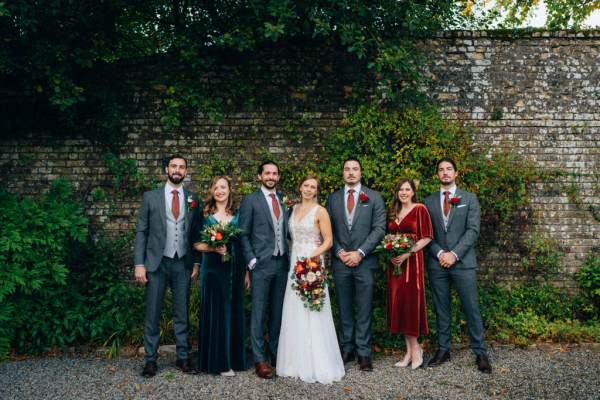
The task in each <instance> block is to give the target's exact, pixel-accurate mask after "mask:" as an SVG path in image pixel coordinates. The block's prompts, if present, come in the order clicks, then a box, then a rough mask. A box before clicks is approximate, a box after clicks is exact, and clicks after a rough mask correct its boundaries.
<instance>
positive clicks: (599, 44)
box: [0, 32, 600, 286]
mask: <svg viewBox="0 0 600 400" xmlns="http://www.w3.org/2000/svg"><path fill="white" fill-rule="evenodd" d="M421 47H422V48H424V49H425V50H426V51H427V52H428V53H429V54H430V56H431V60H432V61H431V64H430V65H429V66H428V68H427V74H428V75H429V77H430V78H431V81H430V83H429V86H428V88H427V91H428V92H429V93H430V94H431V97H432V98H433V99H434V100H435V101H436V102H438V103H439V104H440V105H441V106H442V109H443V111H444V113H445V115H446V116H447V118H449V119H455V120H458V121H460V122H463V123H466V124H470V125H472V126H474V127H476V129H475V130H474V133H473V135H474V139H475V141H476V142H477V143H480V144H487V145H491V146H492V147H493V148H494V149H511V150H512V151H515V152H517V153H518V154H521V155H523V156H525V157H527V158H529V159H531V160H532V161H533V162H534V163H535V164H536V165H538V166H540V167H543V168H548V169H551V170H552V169H557V168H560V169H562V170H564V171H565V172H567V173H569V174H570V175H567V176H566V177H564V178H561V180H560V182H554V183H552V184H543V185H542V184H540V185H538V186H537V187H536V188H535V190H534V193H533V197H532V208H533V212H534V216H535V221H536V222H535V224H534V226H533V229H534V230H535V231H539V232H545V233H548V234H550V235H551V236H552V237H553V238H556V239H557V240H558V241H559V243H560V245H561V246H562V250H564V251H565V252H566V253H567V255H566V257H565V260H564V261H565V265H566V270H565V272H567V273H572V272H574V271H576V270H577V268H578V266H579V265H580V264H581V262H582V260H583V258H584V257H585V256H586V254H588V253H589V252H590V251H598V250H599V246H600V240H599V239H600V223H599V222H598V220H596V219H595V218H594V217H593V215H592V213H590V212H589V211H588V210H586V208H587V207H589V206H592V207H596V208H597V207H600V187H599V186H600V183H599V178H598V175H596V168H597V167H598V163H599V161H600V160H599V158H600V146H599V144H600V143H599V142H600V107H599V106H600V67H599V65H600V32H595V33H587V34H582V33H567V32H554V33H548V32H545V33H544V32H535V33H529V34H526V35H523V34H521V35H520V36H518V37H515V36H511V35H508V34H501V33H494V32H451V33H447V34H445V35H443V36H440V37H436V38H432V39H428V40H426V41H424V42H423V43H422V46H421ZM307 57H308V59H307V62H303V63H298V62H291V63H288V64H285V63H283V62H281V63H274V64H273V65H270V67H269V68H271V69H270V70H269V71H266V73H265V76H266V77H267V78H264V77H263V78H261V79H263V83H264V86H263V87H264V88H265V92H267V93H268V94H269V96H268V97H269V98H270V99H271V101H270V103H269V104H268V105H267V106H264V107H253V108H251V109H245V108H243V107H238V108H237V109H235V108H236V107H231V108H232V111H231V112H228V113H227V114H226V115H225V119H224V121H223V122H222V123H214V122H211V121H210V120H209V119H208V118H207V117H206V116H204V115H202V114H199V115H195V116H193V118H191V120H190V121H189V122H187V123H186V124H185V125H184V126H183V127H182V128H181V129H179V130H177V131H176V132H172V131H166V130H165V129H164V128H163V127H162V124H161V123H160V116H159V114H158V105H157V102H156V100H155V96H154V95H155V94H156V92H157V91H160V90H161V88H147V89H148V90H144V91H142V92H141V94H140V96H138V97H137V98H136V103H137V106H136V108H135V111H134V112H132V114H131V115H130V118H129V119H128V120H127V121H126V122H125V124H124V127H123V130H124V134H126V135H127V141H126V143H125V146H124V148H123V149H122V153H121V157H123V158H133V159H135V160H137V164H138V166H139V167H140V169H141V171H142V172H144V173H146V174H148V175H150V176H153V177H156V178H157V179H162V175H161V167H160V165H161V157H163V156H164V155H166V154H169V153H171V152H176V151H178V152H181V153H184V154H186V155H187V156H189V158H190V159H191V160H192V164H191V174H190V178H191V181H190V182H189V184H190V185H191V186H192V188H195V189H197V190H199V191H202V190H203V188H202V187H201V186H202V185H201V184H200V182H199V180H198V179H195V176H196V177H197V176H198V172H199V169H200V168H201V167H202V163H203V162H205V161H206V160H208V159H209V158H210V155H211V154H220V153H223V154H236V153H237V152H239V151H243V150H244V149H249V148H264V149H266V150H268V151H270V152H272V153H275V154H277V153H294V154H299V153H300V152H301V151H302V148H301V147H300V145H299V144H298V142H297V141H296V140H295V138H294V137H293V136H294V135H295V134H297V133H301V134H303V135H312V134H316V135H325V134H327V132H329V131H330V130H331V129H333V128H335V127H336V126H338V124H339V123H340V121H341V120H342V118H343V117H344V115H345V114H346V112H347V110H349V109H350V108H351V107H352V105H353V104H355V103H356V101H357V100H360V96H361V95H360V94H359V93H357V90H356V88H355V87H353V86H352V82H353V81H354V79H355V78H356V74H357V73H364V71H360V68H358V67H357V68H353V67H352V65H350V64H349V60H348V59H344V58H343V57H337V56H332V55H326V56H323V54H309V55H308V56H307ZM310 60H312V61H310ZM314 60H317V62H315V61H314ZM357 70H358V71H357ZM279 76H281V77H285V76H287V77H289V76H293V77H294V83H293V84H291V85H289V84H288V85H287V86H281V85H279V86H278V82H279V81H281V82H289V79H287V80H286V79H283V78H282V79H281V80H280V79H278V77H279ZM263 97H265V96H263ZM290 127H293V129H291V128H290ZM3 137H4V138H3V139H2V142H1V143H0V164H1V165H3V167H4V168H2V174H1V175H0V177H1V179H2V182H3V186H5V187H7V188H8V189H9V190H10V191H14V192H19V193H22V194H37V193H39V192H40V191H42V190H43V189H44V188H46V187H47V185H48V182H49V181H50V180H52V179H55V178H57V177H59V176H66V177H68V178H69V179H71V180H72V181H73V182H74V183H75V185H76V187H77V189H78V191H79V193H81V194H82V196H86V195H88V196H89V193H90V191H91V190H92V189H93V188H94V187H98V186H109V183H110V181H111V179H112V176H111V174H110V173H109V170H108V168H107V166H106V162H105V161H104V158H103V150H102V149H101V148H100V147H99V146H97V145H95V144H94V143H93V142H92V141H90V140H89V139H85V138H84V137H85V136H82V137H75V138H72V137H71V138H64V139H57V138H50V137H45V136H44V135H40V134H39V133H36V134H35V136H34V135H31V136H24V137H19V138H14V137H11V136H10V135H4V136H3ZM242 168H243V166H242ZM572 184H573V185H575V187H576V188H577V193H578V194H577V199H578V201H577V202H578V203H579V205H578V204H576V202H574V201H572V199H570V198H569V197H568V195H567V194H566V191H567V188H568V187H569V186H570V185H572ZM139 199H141V193H135V192H134V193H132V194H131V196H127V197H126V199H125V200H122V201H119V202H118V203H117V206H116V207H115V208H109V207H108V206H106V205H102V203H96V204H95V205H93V206H90V209H88V210H87V212H88V214H89V215H90V216H91V217H92V219H93V221H94V223H95V224H96V225H97V226H102V227H103V228H104V229H108V230H116V231H124V230H129V229H131V228H133V227H134V226H135V214H136V211H137V208H138V201H139ZM481 259H482V264H483V268H482V273H483V274H484V275H485V276H487V277H488V279H500V280H505V281H510V280H513V279H518V277H517V275H516V274H515V272H514V271H515V269H514V267H515V266H516V265H517V264H518V263H519V256H518V254H506V253H505V252H504V251H502V246H501V245H500V244H497V245H496V246H494V248H493V250H492V251H491V252H489V253H487V254H481ZM504 266H506V269H505V270H504V269H503V268H504ZM559 283H560V284H562V285H565V286H572V285H573V282H572V280H571V279H568V278H567V277H564V279H561V281H560V282H559Z"/></svg>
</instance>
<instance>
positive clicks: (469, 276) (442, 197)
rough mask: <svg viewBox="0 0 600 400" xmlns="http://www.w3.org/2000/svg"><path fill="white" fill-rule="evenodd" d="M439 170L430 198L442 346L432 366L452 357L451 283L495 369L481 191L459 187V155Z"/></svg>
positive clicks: (482, 353) (432, 277)
mask: <svg viewBox="0 0 600 400" xmlns="http://www.w3.org/2000/svg"><path fill="white" fill-rule="evenodd" d="M436 169H437V177H438V179H439V181H440V191H439V192H435V193H433V194H432V195H431V196H429V197H427V198H426V199H425V201H424V203H425V206H426V207H427V210H428V211H429V214H430V215H431V223H432V225H433V231H434V233H433V237H434V238H433V240H431V242H430V243H429V245H428V247H427V250H428V257H427V272H428V275H429V281H430V283H431V292H432V295H433V304H434V306H435V312H436V324H437V336H438V337H437V343H438V349H437V352H436V353H435V355H434V356H433V358H432V359H431V360H430V361H429V364H428V366H429V367H436V366H439V365H441V364H443V363H445V362H446V361H448V360H450V343H451V323H452V314H451V309H450V306H451V300H450V287H451V286H454V287H455V288H456V291H457V292H458V296H459V298H460V302H461V305H462V308H463V311H464V313H465V316H466V318H467V328H468V332H469V337H470V339H471V350H472V351H473V352H474V353H475V355H476V364H477V368H478V369H479V370H480V371H481V372H484V373H488V374H489V373H491V372H492V367H491V365H490V362H489V359H488V356H487V347H486V345H485V341H484V334H483V322H482V320H481V313H480V312H479V300H478V298H477V258H476V256H475V243H476V242H477V239H478V237H479V226H480V217H481V211H480V208H479V201H478V200H477V196H476V195H475V194H473V193H470V192H467V191H466V190H462V189H460V188H457V187H456V178H457V177H458V171H457V169H456V163H455V162H454V160H452V159H450V158H443V159H441V160H440V161H438V163H437V166H436Z"/></svg>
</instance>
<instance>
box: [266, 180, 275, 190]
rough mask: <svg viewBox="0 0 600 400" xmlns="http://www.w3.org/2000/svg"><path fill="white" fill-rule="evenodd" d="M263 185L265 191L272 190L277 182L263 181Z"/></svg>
mask: <svg viewBox="0 0 600 400" xmlns="http://www.w3.org/2000/svg"><path fill="white" fill-rule="evenodd" d="M263 185H265V187H266V188H267V189H273V188H274V187H275V186H277V182H275V181H264V182H263Z"/></svg>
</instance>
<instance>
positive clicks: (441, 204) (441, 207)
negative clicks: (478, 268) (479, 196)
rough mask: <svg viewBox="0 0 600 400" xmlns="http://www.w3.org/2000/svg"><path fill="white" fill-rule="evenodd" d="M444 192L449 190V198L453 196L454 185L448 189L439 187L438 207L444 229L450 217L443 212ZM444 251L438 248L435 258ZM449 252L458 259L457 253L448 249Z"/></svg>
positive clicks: (454, 191) (454, 192)
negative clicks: (440, 211)
mask: <svg viewBox="0 0 600 400" xmlns="http://www.w3.org/2000/svg"><path fill="white" fill-rule="evenodd" d="M444 192H450V198H452V197H454V195H455V194H456V185H454V186H452V187H451V188H449V189H444V188H440V209H441V210H442V218H443V219H444V229H445V228H447V227H448V217H450V213H448V215H445V214H444V198H445V197H446V195H444ZM450 208H451V209H452V205H450ZM443 252H444V250H440V251H438V253H437V258H438V260H439V258H440V255H441V254H442V253H443ZM450 253H452V254H454V257H456V261H458V255H457V254H456V253H455V252H453V251H452V250H450Z"/></svg>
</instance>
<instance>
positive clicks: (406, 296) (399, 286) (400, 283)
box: [387, 179, 433, 369]
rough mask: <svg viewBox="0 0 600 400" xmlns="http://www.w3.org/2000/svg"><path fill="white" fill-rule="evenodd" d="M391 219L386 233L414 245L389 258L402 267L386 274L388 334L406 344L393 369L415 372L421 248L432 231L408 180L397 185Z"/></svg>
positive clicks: (422, 328)
mask: <svg viewBox="0 0 600 400" xmlns="http://www.w3.org/2000/svg"><path fill="white" fill-rule="evenodd" d="M390 217H391V220H390V222H389V224H388V231H389V233H392V234H394V233H406V234H412V235H414V237H413V238H414V239H415V241H416V243H415V244H414V245H413V247H412V248H411V249H410V252H409V253H406V254H402V255H400V256H397V257H394V258H393V259H392V264H393V265H401V266H402V268H401V271H402V273H401V274H400V275H394V272H393V271H394V268H393V266H391V265H390V267H389V268H388V271H387V275H388V303H387V318H388V329H389V331H390V333H402V334H404V339H405V342H406V355H405V356H404V358H403V359H402V361H399V362H398V363H396V364H395V366H396V367H407V366H409V365H410V366H411V368H412V369H417V368H419V367H420V366H422V365H423V349H422V348H421V345H420V344H419V342H418V341H417V339H418V337H419V336H421V335H427V315H426V309H425V287H424V279H423V272H424V269H425V257H424V254H423V248H424V247H425V246H427V244H428V243H429V242H430V241H431V239H432V238H433V230H432V228H431V219H430V217H429V213H428V212H427V209H426V208H425V206H424V205H423V204H420V203H417V195H416V189H415V183H414V182H413V181H412V180H411V179H402V180H400V182H399V183H398V185H396V189H395V195H394V205H393V206H392V210H391V215H390Z"/></svg>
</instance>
